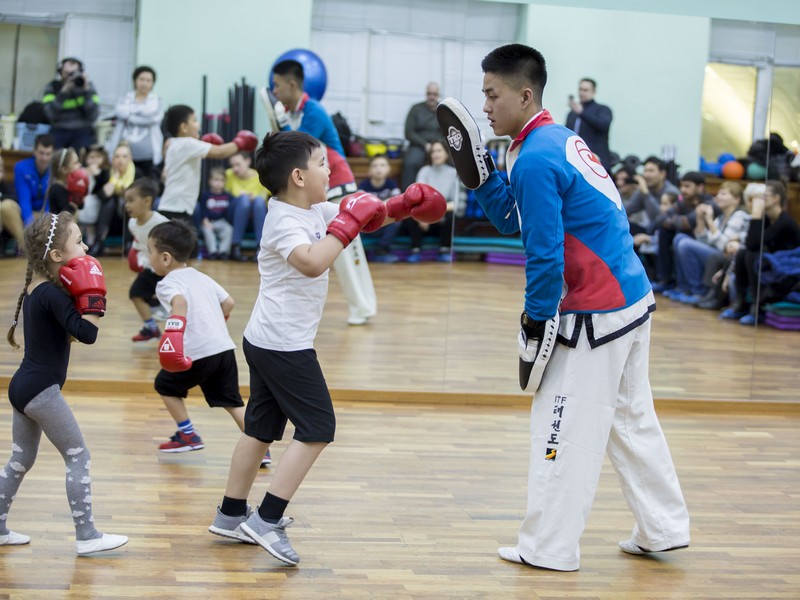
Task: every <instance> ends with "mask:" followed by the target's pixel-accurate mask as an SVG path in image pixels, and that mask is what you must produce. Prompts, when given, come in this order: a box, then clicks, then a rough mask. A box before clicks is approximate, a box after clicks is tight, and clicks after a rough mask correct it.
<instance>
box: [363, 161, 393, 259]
mask: <svg viewBox="0 0 800 600" xmlns="http://www.w3.org/2000/svg"><path fill="white" fill-rule="evenodd" d="M390 172H391V166H390V165H389V159H388V158H387V157H386V155H385V154H376V155H375V156H373V157H372V159H371V160H370V161H369V177H368V178H367V179H365V180H364V181H362V182H361V183H359V184H358V189H360V190H364V191H365V192H369V193H370V194H372V195H374V196H376V197H378V198H380V199H381V200H384V201H386V200H388V199H389V198H391V197H392V196H397V195H398V194H399V193H400V186H398V185H397V182H396V181H395V180H394V179H391V178H390V177H389V173H390ZM401 225H402V224H401V223H390V224H389V225H386V226H385V227H383V228H381V230H380V233H379V232H374V233H362V234H361V237H363V238H364V239H369V238H377V239H378V240H379V241H378V249H377V250H376V251H375V255H374V256H373V258H372V260H374V261H375V262H380V263H393V262H397V261H398V260H400V259H399V258H398V257H397V255H395V254H392V242H393V241H394V238H395V237H397V233H398V232H399V231H400V227H401Z"/></svg>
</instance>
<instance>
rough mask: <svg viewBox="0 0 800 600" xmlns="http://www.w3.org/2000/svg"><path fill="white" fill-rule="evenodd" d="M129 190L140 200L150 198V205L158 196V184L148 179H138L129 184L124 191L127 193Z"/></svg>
mask: <svg viewBox="0 0 800 600" xmlns="http://www.w3.org/2000/svg"><path fill="white" fill-rule="evenodd" d="M129 190H134V191H135V192H136V193H137V194H139V195H140V196H141V197H142V198H150V202H151V203H152V202H153V200H155V198H156V196H158V184H157V183H156V181H155V180H154V179H151V178H150V177H139V179H137V180H136V181H134V182H133V183H132V184H130V186H128V189H127V190H125V191H126V192H127V191H129Z"/></svg>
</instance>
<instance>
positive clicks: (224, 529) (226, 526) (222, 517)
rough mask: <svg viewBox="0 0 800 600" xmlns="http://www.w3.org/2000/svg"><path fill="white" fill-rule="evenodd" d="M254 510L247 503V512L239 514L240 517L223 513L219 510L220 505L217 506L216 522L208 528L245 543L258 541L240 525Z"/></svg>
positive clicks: (215, 532) (216, 533)
mask: <svg viewBox="0 0 800 600" xmlns="http://www.w3.org/2000/svg"><path fill="white" fill-rule="evenodd" d="M252 512H253V509H252V508H250V505H249V504H248V505H247V514H245V515H239V516H238V517H229V516H228V515H226V514H223V513H222V512H220V510H219V506H218V507H217V514H216V516H215V517H214V522H213V523H212V524H211V526H210V527H209V528H208V530H209V531H210V532H211V533H213V534H215V535H221V536H222V537H226V538H230V539H232V540H238V541H240V542H244V543H245V544H255V543H256V542H255V541H253V539H252V538H251V537H250V536H249V535H247V534H246V533H244V532H243V531H242V528H241V527H240V525H241V524H242V523H244V522H245V521H246V520H247V517H249V516H250V514H251V513H252Z"/></svg>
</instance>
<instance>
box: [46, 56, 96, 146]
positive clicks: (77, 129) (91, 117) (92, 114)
mask: <svg viewBox="0 0 800 600" xmlns="http://www.w3.org/2000/svg"><path fill="white" fill-rule="evenodd" d="M56 73H57V74H58V77H57V78H56V79H54V80H53V81H51V82H50V83H48V84H47V87H45V89H44V97H43V98H42V104H43V105H44V112H45V114H46V115H47V118H48V119H49V120H50V125H51V130H50V133H51V134H52V135H53V137H54V138H55V142H56V148H68V147H69V148H74V149H75V150H80V149H82V148H88V147H89V146H91V145H92V144H94V142H95V133H94V123H95V121H96V120H97V115H98V113H99V112H100V98H99V97H98V96H97V90H95V89H94V85H92V82H91V81H89V76H88V75H87V74H86V72H85V71H84V70H83V63H82V62H81V61H80V60H79V59H77V58H72V57H70V58H64V59H63V60H62V61H61V62H59V63H58V66H57V67H56Z"/></svg>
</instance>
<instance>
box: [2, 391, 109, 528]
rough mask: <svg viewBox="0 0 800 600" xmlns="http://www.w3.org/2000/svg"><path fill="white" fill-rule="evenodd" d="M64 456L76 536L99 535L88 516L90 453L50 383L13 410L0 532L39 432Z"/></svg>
mask: <svg viewBox="0 0 800 600" xmlns="http://www.w3.org/2000/svg"><path fill="white" fill-rule="evenodd" d="M43 431H44V434H45V435H46V436H47V439H49V440H50V441H51V442H52V443H53V445H54V446H55V447H56V449H57V450H58V451H59V452H60V453H61V456H62V457H63V458H64V463H65V464H66V467H67V476H66V484H67V500H69V508H70V512H71V513H72V519H73V521H74V523H75V535H76V538H77V539H78V540H91V539H96V538H99V537H100V536H101V534H100V533H99V532H98V531H97V530H96V529H95V527H94V518H93V517H92V483H91V481H92V480H91V478H90V477H89V468H90V467H91V457H90V456H89V449H88V448H87V447H86V444H85V442H84V441H83V434H81V429H80V427H78V422H77V421H76V420H75V417H74V416H73V414H72V411H71V410H70V408H69V406H68V405H67V402H66V400H64V396H62V395H61V389H60V388H59V387H58V386H57V385H52V386H50V387H49V388H47V389H46V390H44V391H43V392H41V393H40V394H39V395H37V396H36V397H35V398H34V399H33V400H31V401H30V402H29V403H28V405H27V406H26V407H25V414H23V413H21V412H19V411H17V410H14V421H13V425H12V438H13V441H12V444H11V458H9V459H8V463H7V464H6V466H5V467H3V469H2V470H0V534H5V533H8V527H7V525H6V521H7V519H8V512H9V510H10V509H11V503H12V502H13V501H14V497H15V496H16V494H17V490H18V489H19V486H20V484H21V483H22V479H23V478H24V477H25V474H26V473H27V472H28V471H30V470H31V467H33V463H34V462H35V461H36V454H37V453H38V451H39V441H40V440H41V438H42V432H43Z"/></svg>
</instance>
